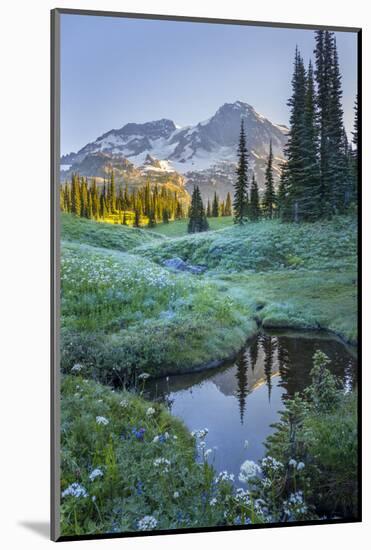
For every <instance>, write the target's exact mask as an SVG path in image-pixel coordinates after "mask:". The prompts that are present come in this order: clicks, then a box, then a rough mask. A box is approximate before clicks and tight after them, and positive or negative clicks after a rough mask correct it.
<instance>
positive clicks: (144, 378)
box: [138, 372, 151, 380]
mask: <svg viewBox="0 0 371 550" xmlns="http://www.w3.org/2000/svg"><path fill="white" fill-rule="evenodd" d="M150 376H151V375H150V374H148V372H142V373H141V374H140V375H139V376H138V379H139V380H148V378H149V377H150Z"/></svg>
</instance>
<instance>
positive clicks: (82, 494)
mask: <svg viewBox="0 0 371 550" xmlns="http://www.w3.org/2000/svg"><path fill="white" fill-rule="evenodd" d="M68 496H71V497H75V498H86V497H87V496H89V495H88V492H87V490H86V489H85V487H84V486H83V485H80V483H71V485H69V486H68V487H67V489H65V490H64V491H63V492H62V497H68Z"/></svg>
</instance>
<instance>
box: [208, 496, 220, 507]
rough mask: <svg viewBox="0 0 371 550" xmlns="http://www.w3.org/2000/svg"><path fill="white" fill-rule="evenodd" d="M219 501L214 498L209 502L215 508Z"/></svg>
mask: <svg viewBox="0 0 371 550" xmlns="http://www.w3.org/2000/svg"><path fill="white" fill-rule="evenodd" d="M217 502H218V501H217V500H216V498H215V497H214V498H212V499H211V500H210V502H209V504H210V506H215V504H216V503H217Z"/></svg>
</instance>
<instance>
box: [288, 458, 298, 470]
mask: <svg viewBox="0 0 371 550" xmlns="http://www.w3.org/2000/svg"><path fill="white" fill-rule="evenodd" d="M296 465H297V462H296V460H295V458H290V460H289V466H292V467H293V468H296Z"/></svg>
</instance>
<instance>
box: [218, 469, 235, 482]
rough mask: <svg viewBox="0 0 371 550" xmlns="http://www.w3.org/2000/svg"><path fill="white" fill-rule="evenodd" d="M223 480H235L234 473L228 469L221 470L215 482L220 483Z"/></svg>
mask: <svg viewBox="0 0 371 550" xmlns="http://www.w3.org/2000/svg"><path fill="white" fill-rule="evenodd" d="M221 481H232V482H233V481H234V474H229V473H228V472H227V471H226V470H223V471H222V472H219V474H218V475H217V476H216V478H215V483H220V482H221Z"/></svg>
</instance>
